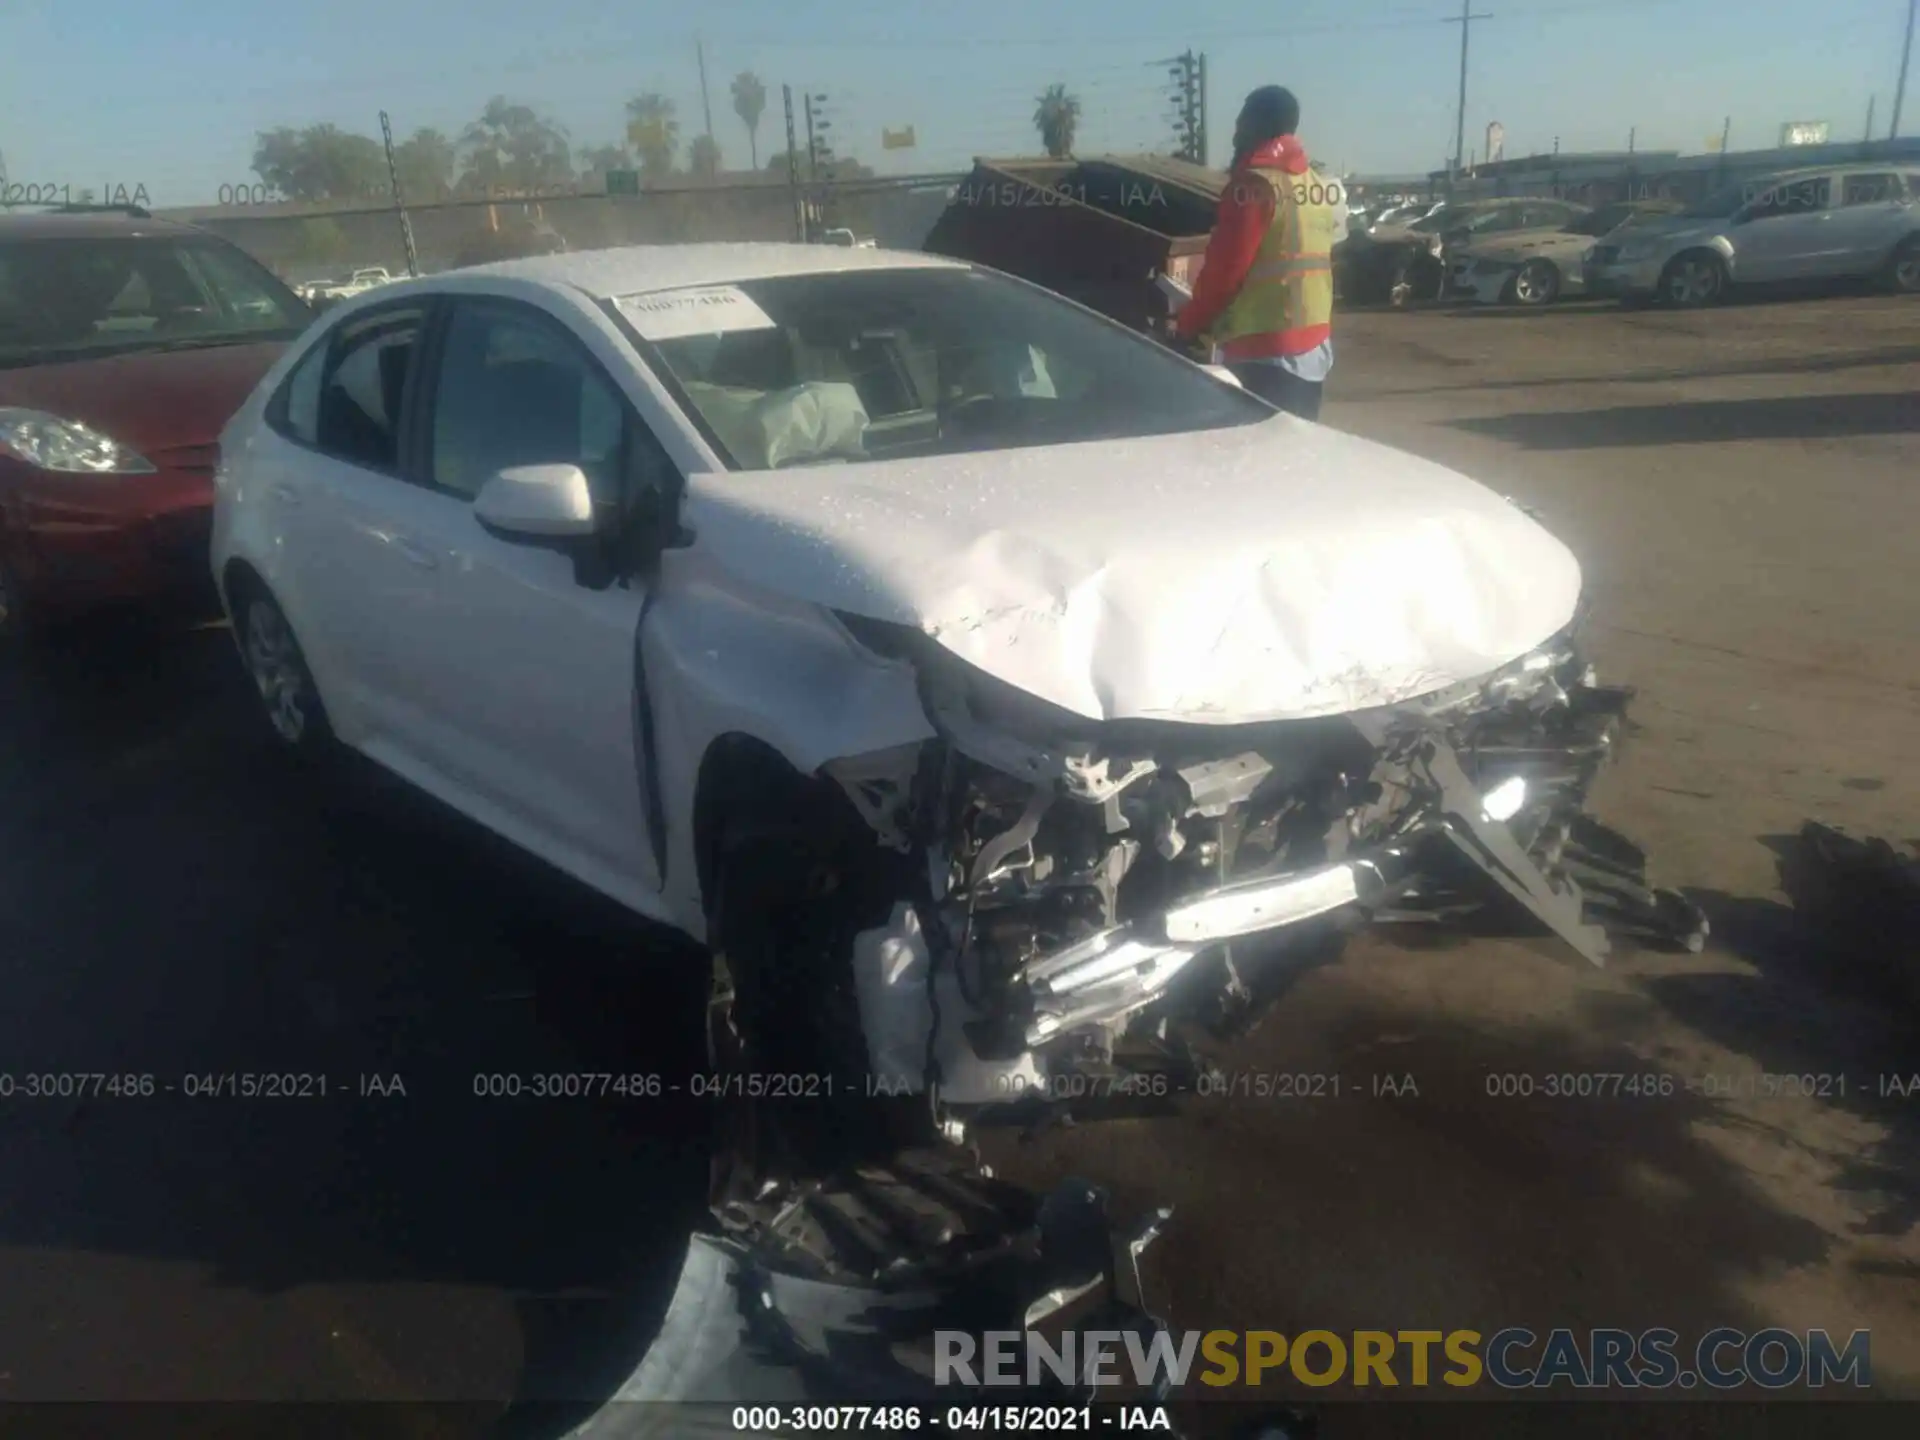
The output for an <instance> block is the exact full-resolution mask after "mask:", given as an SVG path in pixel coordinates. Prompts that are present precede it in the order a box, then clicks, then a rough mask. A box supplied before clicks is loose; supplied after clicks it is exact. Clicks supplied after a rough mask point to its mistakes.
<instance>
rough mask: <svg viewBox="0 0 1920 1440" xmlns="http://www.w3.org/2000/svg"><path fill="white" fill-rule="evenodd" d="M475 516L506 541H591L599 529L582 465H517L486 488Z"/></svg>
mask: <svg viewBox="0 0 1920 1440" xmlns="http://www.w3.org/2000/svg"><path fill="white" fill-rule="evenodd" d="M473 514H474V518H475V519H476V520H478V521H479V522H480V524H481V525H482V527H484V528H485V529H486V530H487V532H488V533H489V534H492V535H496V536H498V537H499V538H500V539H502V540H517V541H521V542H530V543H534V544H539V543H542V542H546V543H552V542H554V541H570V540H580V539H585V538H587V537H588V536H591V535H593V534H595V533H596V532H597V530H598V528H599V527H598V525H597V523H596V522H595V519H594V514H593V492H592V491H591V490H590V489H588V487H587V477H586V474H585V473H584V472H583V471H582V470H581V469H580V467H579V466H578V465H515V466H511V467H510V468H508V469H505V470H502V471H501V472H500V473H499V474H498V475H496V476H494V477H493V479H491V480H489V481H488V482H487V483H486V484H485V485H483V486H481V487H480V493H479V494H478V495H476V496H475V497H474V500H473Z"/></svg>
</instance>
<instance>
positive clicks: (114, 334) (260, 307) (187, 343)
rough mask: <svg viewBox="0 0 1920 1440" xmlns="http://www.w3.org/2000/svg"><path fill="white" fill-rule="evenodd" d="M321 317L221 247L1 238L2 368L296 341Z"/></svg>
mask: <svg viewBox="0 0 1920 1440" xmlns="http://www.w3.org/2000/svg"><path fill="white" fill-rule="evenodd" d="M311 319H312V312H311V311H310V310H308V308H307V307H306V306H305V305H303V304H302V303H301V302H300V300H299V298H298V297H297V296H295V295H294V293H293V292H292V291H291V290H289V289H287V287H286V286H285V285H282V284H281V283H280V282H279V281H278V280H277V279H275V278H274V276H273V275H272V273H271V272H270V271H268V270H267V269H266V268H265V267H264V266H262V265H260V264H258V263H257V262H255V261H254V260H252V259H250V258H249V257H248V256H246V255H245V254H243V253H241V252H240V251H239V250H236V249H234V248H233V247H232V246H230V245H225V244H222V243H220V242H218V241H210V240H204V239H197V238H189V239H175V238H172V237H168V236H105V237H100V238H91V237H89V238H85V239H76V238H63V239H57V238H52V237H49V238H46V239H28V240H19V239H5V240H0V367H14V366H20V365H34V364H40V363H44V362H47V361H53V360H68V359H78V358H90V357H93V356H95V355H109V354H119V353H123V352H126V351H130V350H149V349H157V348H164V349H181V348H188V347H199V346H205V345H235V344H245V343H247V342H250V341H256V340H275V339H280V340H285V339H291V338H292V337H293V336H295V335H297V334H298V333H299V332H300V331H301V330H303V329H305V328H306V326H307V324H308V322H309V321H310V320H311Z"/></svg>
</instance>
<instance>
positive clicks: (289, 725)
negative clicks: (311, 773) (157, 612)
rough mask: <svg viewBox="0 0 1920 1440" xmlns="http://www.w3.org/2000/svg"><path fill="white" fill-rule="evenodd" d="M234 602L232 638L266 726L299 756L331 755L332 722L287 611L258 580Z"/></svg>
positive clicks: (314, 758)
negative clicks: (257, 699)
mask: <svg viewBox="0 0 1920 1440" xmlns="http://www.w3.org/2000/svg"><path fill="white" fill-rule="evenodd" d="M236 602H237V603H236V604H235V606H234V632H235V633H234V638H235V639H236V640H238V641H239V644H240V658H241V662H242V663H243V664H244V665H245V666H246V669H247V674H248V676H249V678H251V679H252V681H253V685H254V689H255V690H256V691H257V692H258V693H259V695H260V704H261V711H262V714H263V716H264V718H265V719H266V722H267V728H268V730H269V731H270V732H271V733H272V735H273V737H274V739H275V740H276V741H277V742H278V743H279V745H280V747H281V748H282V749H283V750H285V751H287V752H288V753H290V754H293V755H296V756H298V757H300V758H301V759H303V760H317V759H320V758H322V757H324V756H327V755H329V754H331V753H332V751H333V726H332V724H331V723H329V721H328V719H327V707H326V705H325V704H324V703H322V701H321V699H320V689H319V687H318V686H317V685H315V684H314V683H313V672H312V671H311V670H310V669H308V668H307V657H306V655H305V654H304V653H302V651H301V649H300V642H299V641H298V640H296V639H294V638H293V627H292V626H291V625H289V624H288V623H287V617H286V615H285V614H284V613H283V612H282V611H281V609H280V606H279V605H278V604H277V603H276V602H275V601H274V599H273V597H272V596H271V595H269V594H267V593H266V591H265V590H263V589H261V588H260V587H258V586H257V585H248V586H246V587H244V588H243V589H242V591H241V593H240V594H239V595H238V596H237V597H236Z"/></svg>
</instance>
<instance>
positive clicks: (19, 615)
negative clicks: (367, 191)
mask: <svg viewBox="0 0 1920 1440" xmlns="http://www.w3.org/2000/svg"><path fill="white" fill-rule="evenodd" d="M312 318H313V316H312V311H311V310H309V309H308V307H307V306H306V305H305V303H303V302H302V301H301V300H300V298H299V297H298V296H296V295H295V294H294V293H293V291H292V290H290V289H288V288H287V286H286V285H284V284H282V283H281V282H280V281H279V280H278V279H276V278H275V277H274V276H273V274H272V273H271V272H270V271H268V270H267V269H266V268H265V267H264V266H262V265H261V264H259V263H258V262H257V261H255V260H253V259H252V258H251V257H249V256H248V255H247V254H245V253H244V252H243V251H241V250H240V249H238V248H237V247H235V246H233V245H231V244H229V243H228V242H227V241H225V240H222V239H220V238H219V237H217V236H215V235H211V234H208V233H207V232H206V231H203V230H196V229H193V228H192V227H190V226H186V225H178V224H173V223H170V222H168V221H164V220H155V219H153V218H151V217H149V216H147V215H145V214H144V213H139V212H136V213H131V214H126V213H114V214H108V213H87V214H68V213H57V214H36V215H0V641H4V640H6V639H8V638H11V637H12V636H14V635H16V634H20V633H24V632H25V631H26V630H27V629H29V627H34V628H37V627H38V626H40V625H41V624H42V623H43V622H45V621H49V620H56V619H60V618H65V617H69V616H73V615H76V614H79V613H81V612H84V611H88V610H94V609H98V608H101V607H103V606H106V605H110V604H114V603H116V602H121V601H137V600H146V599H155V598H160V597H162V596H164V595H166V594H167V593H169V592H173V591H177V590H182V589H184V588H186V587H192V586H198V585H203V584H205V583H206V571H207V541H208V527H209V521H210V517H211V514H212V506H213V468H214V463H215V460H216V458H217V453H218V448H219V447H218V441H219V436H220V430H221V427H222V426H224V425H225V424H226V422H227V419H228V418H229V417H230V416H231V415H232V414H233V412H234V411H235V410H237V409H238V408H239V406H240V403H241V401H243V400H244V399H246V397H247V395H248V393H249V392H250V391H251V390H252V389H253V387H254V385H255V384H256V383H257V382H258V381H259V379H260V377H261V376H262V375H264V374H265V373H266V372H267V370H268V368H269V367H270V366H271V365H272V364H273V362H274V360H275V359H276V358H277V357H278V356H279V354H280V352H281V350H282V349H283V348H284V347H285V346H286V343H287V342H288V341H289V340H291V339H293V338H294V336H296V335H298V334H299V333H300V332H301V331H302V330H303V329H305V328H306V326H307V324H308V323H309V322H310V321H311V319H312Z"/></svg>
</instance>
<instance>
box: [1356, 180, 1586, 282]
mask: <svg viewBox="0 0 1920 1440" xmlns="http://www.w3.org/2000/svg"><path fill="white" fill-rule="evenodd" d="M1587 208H1588V207H1586V206H1585V205H1576V204H1574V203H1572V202H1571V201H1567V200H1547V199H1534V198H1528V197H1521V198H1512V199H1496V200H1450V201H1447V202H1445V203H1443V204H1440V205H1437V206H1435V207H1434V208H1433V209H1432V210H1431V211H1429V212H1428V213H1427V214H1426V215H1423V216H1421V217H1419V218H1418V219H1415V220H1413V221H1411V222H1410V223H1406V224H1402V223H1400V222H1399V221H1397V220H1396V221H1393V222H1391V223H1388V224H1381V225H1375V226H1373V227H1372V228H1371V229H1370V230H1368V231H1367V232H1366V233H1365V234H1364V235H1354V236H1352V237H1351V238H1350V239H1349V240H1348V242H1347V243H1346V244H1345V245H1343V246H1341V247H1340V253H1339V254H1338V255H1336V256H1335V257H1334V264H1335V267H1336V270H1337V271H1338V274H1339V282H1340V291H1341V294H1342V296H1343V297H1344V298H1346V299H1348V300H1349V301H1352V302H1357V303H1361V304H1366V303H1378V302H1381V301H1387V302H1391V303H1392V304H1395V305H1405V304H1408V303H1409V302H1411V301H1414V300H1431V299H1435V298H1437V297H1439V296H1440V295H1442V294H1444V293H1445V291H1446V280H1447V266H1448V263H1449V257H1450V254H1451V253H1452V252H1453V251H1454V250H1455V249H1457V248H1459V247H1461V246H1463V245H1470V244H1473V243H1475V242H1476V241H1484V240H1486V239H1489V238H1491V237H1493V236H1495V235H1502V234H1509V233H1513V232H1516V231H1521V230H1530V229H1545V228H1550V227H1556V226H1562V225H1566V224H1569V223H1571V222H1572V221H1574V220H1575V219H1578V218H1579V217H1580V216H1582V215H1585V214H1586V213H1587Z"/></svg>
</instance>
